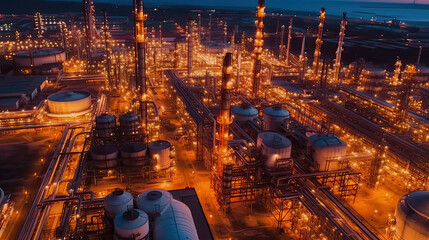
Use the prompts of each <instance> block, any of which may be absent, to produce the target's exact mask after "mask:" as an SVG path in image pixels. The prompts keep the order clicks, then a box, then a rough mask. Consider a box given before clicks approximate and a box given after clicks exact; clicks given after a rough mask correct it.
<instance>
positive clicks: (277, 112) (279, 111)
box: [264, 106, 290, 117]
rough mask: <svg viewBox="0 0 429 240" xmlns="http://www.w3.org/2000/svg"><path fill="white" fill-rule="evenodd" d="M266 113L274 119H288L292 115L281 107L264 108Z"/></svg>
mask: <svg viewBox="0 0 429 240" xmlns="http://www.w3.org/2000/svg"><path fill="white" fill-rule="evenodd" d="M264 113H265V114H268V115H270V116H272V117H287V116H289V114H290V113H289V111H288V110H286V109H284V108H282V107H280V106H272V107H266V108H264Z"/></svg>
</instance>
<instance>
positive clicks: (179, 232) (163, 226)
mask: <svg viewBox="0 0 429 240" xmlns="http://www.w3.org/2000/svg"><path fill="white" fill-rule="evenodd" d="M153 239H154V240H181V239H187V240H198V233H197V229H196V228H195V224H194V220H193V218H192V214H191V210H189V208H188V206H186V205H185V204H184V203H182V202H179V201H177V200H175V199H173V200H172V201H171V205H170V206H169V207H168V208H167V210H166V211H165V212H164V213H163V214H162V215H161V216H159V217H158V218H156V219H155V222H154V229H153Z"/></svg>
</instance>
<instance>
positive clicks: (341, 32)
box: [333, 13, 347, 83]
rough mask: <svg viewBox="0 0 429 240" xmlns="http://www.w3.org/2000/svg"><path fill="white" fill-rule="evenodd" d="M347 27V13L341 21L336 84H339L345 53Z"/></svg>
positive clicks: (335, 76)
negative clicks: (342, 56)
mask: <svg viewBox="0 0 429 240" xmlns="http://www.w3.org/2000/svg"><path fill="white" fill-rule="evenodd" d="M346 25H347V19H346V13H343V20H341V26H340V34H339V35H340V37H339V38H338V48H337V52H336V54H337V56H336V58H335V63H334V79H333V80H334V83H338V76H339V75H340V67H341V53H342V52H343V45H344V36H345V34H344V31H345V30H346Z"/></svg>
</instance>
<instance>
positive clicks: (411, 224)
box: [395, 191, 429, 240]
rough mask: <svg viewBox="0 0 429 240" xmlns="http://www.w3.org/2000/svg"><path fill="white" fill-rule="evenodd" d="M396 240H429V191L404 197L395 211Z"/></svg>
mask: <svg viewBox="0 0 429 240" xmlns="http://www.w3.org/2000/svg"><path fill="white" fill-rule="evenodd" d="M395 218H396V225H395V231H396V233H395V235H396V236H395V237H396V238H395V239H400V240H428V239H429V191H415V192H411V193H408V194H405V195H404V196H402V198H401V199H400V200H399V202H398V205H397V207H396V211H395Z"/></svg>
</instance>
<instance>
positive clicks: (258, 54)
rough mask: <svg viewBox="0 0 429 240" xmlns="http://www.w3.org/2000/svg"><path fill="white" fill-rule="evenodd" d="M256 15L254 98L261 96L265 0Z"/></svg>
mask: <svg viewBox="0 0 429 240" xmlns="http://www.w3.org/2000/svg"><path fill="white" fill-rule="evenodd" d="M257 9H258V11H257V13H256V17H257V19H256V21H255V25H256V35H255V40H254V47H255V48H254V53H255V59H254V64H253V86H252V93H253V97H257V96H258V95H259V86H260V84H261V76H260V74H261V59H262V50H263V49H262V48H263V46H264V32H263V31H264V21H263V19H264V16H265V0H258V6H257Z"/></svg>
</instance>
